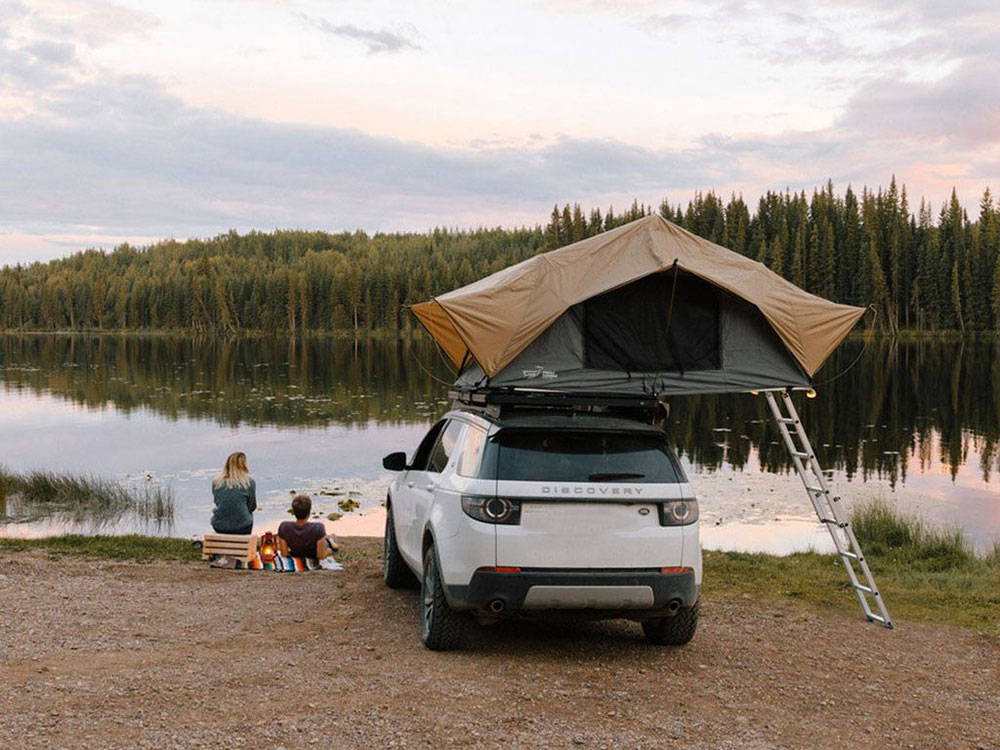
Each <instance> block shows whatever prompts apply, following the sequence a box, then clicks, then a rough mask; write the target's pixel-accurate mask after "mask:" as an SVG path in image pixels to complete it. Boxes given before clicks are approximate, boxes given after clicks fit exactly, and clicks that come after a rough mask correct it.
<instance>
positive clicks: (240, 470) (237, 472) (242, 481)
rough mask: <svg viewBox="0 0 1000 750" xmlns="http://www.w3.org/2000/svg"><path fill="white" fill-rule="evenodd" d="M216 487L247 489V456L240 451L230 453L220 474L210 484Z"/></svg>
mask: <svg viewBox="0 0 1000 750" xmlns="http://www.w3.org/2000/svg"><path fill="white" fill-rule="evenodd" d="M212 484H214V485H215V486H216V487H221V486H222V485H225V486H226V487H228V488H230V489H232V488H233V487H240V488H242V489H247V488H248V487H249V486H250V470H249V469H248V468H247V454H246V453H243V452H242V451H237V452H236V453H230V454H229V458H227V459H226V465H225V466H223V467H222V473H221V474H219V476H217V477H216V478H215V481H213V482H212Z"/></svg>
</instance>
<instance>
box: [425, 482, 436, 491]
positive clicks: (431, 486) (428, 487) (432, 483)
mask: <svg viewBox="0 0 1000 750" xmlns="http://www.w3.org/2000/svg"><path fill="white" fill-rule="evenodd" d="M435 487H437V482H431V483H430V484H428V485H427V490H428V492H429V491H431V490H433V489H434V488H435Z"/></svg>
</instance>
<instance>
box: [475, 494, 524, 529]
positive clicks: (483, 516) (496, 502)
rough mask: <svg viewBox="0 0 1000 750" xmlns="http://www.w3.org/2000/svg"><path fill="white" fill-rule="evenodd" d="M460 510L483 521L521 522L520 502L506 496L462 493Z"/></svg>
mask: <svg viewBox="0 0 1000 750" xmlns="http://www.w3.org/2000/svg"><path fill="white" fill-rule="evenodd" d="M462 510H463V511H464V512H465V515H467V516H469V518H474V519H476V520H477V521H482V522H483V523H500V524H506V525H510V526H516V525H517V524H519V523H521V503H520V501H518V500H510V499H509V498H506V497H493V496H482V495H462Z"/></svg>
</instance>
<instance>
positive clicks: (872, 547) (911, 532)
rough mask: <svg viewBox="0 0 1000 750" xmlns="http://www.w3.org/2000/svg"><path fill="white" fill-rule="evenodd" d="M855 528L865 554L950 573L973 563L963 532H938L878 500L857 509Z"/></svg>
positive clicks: (853, 516)
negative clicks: (954, 569)
mask: <svg viewBox="0 0 1000 750" xmlns="http://www.w3.org/2000/svg"><path fill="white" fill-rule="evenodd" d="M851 526H852V527H853V528H854V534H855V536H856V537H857V538H858V542H859V543H860V544H861V547H862V549H863V550H864V551H865V554H866V555H868V557H870V558H881V559H883V560H891V561H894V562H898V563H902V564H906V565H910V566H912V567H914V568H919V569H921V570H949V569H952V568H957V567H962V566H965V565H968V564H970V563H972V562H973V561H974V560H975V559H976V556H975V553H974V552H973V551H972V547H971V546H970V545H969V543H968V541H966V539H965V537H964V536H962V532H961V530H959V529H935V528H932V527H929V526H928V525H927V524H926V523H924V521H922V520H921V519H919V518H916V517H914V516H906V515H902V514H900V513H899V512H898V511H896V510H895V508H893V507H892V506H891V505H889V504H888V503H886V502H885V501H882V500H876V501H872V502H869V503H865V504H864V505H860V506H858V507H856V508H855V509H854V510H853V511H852V513H851Z"/></svg>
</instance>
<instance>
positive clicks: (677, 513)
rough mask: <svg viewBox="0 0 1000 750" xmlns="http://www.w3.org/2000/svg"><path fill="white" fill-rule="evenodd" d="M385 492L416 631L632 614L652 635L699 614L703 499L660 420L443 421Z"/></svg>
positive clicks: (389, 553)
mask: <svg viewBox="0 0 1000 750" xmlns="http://www.w3.org/2000/svg"><path fill="white" fill-rule="evenodd" d="M383 466H384V467H385V468H386V469H389V470H391V471H395V472H398V476H397V477H396V478H395V479H394V481H393V482H392V484H391V486H390V488H389V492H388V497H387V500H386V511H387V512H386V525H385V543H384V544H385V546H384V571H383V572H384V578H385V583H386V585H387V586H390V587H392V588H401V587H407V586H414V587H416V586H418V585H419V587H420V589H421V597H420V602H421V636H422V640H423V642H424V644H425V645H426V646H427V647H428V648H430V649H434V650H444V649H450V648H455V647H457V646H458V645H459V644H460V642H461V638H462V635H463V631H464V630H465V628H466V627H467V626H468V625H469V624H470V623H471V622H472V621H473V620H476V619H478V620H480V621H490V620H495V619H498V618H501V617H511V616H517V615H532V614H543V613H545V612H547V611H560V612H562V613H574V614H577V615H579V616H582V617H588V618H595V619H606V618H626V619H630V620H634V621H637V622H639V623H641V625H642V629H643V631H644V633H645V635H646V638H647V640H649V641H650V642H652V643H656V644H669V645H680V644H684V643H687V642H688V641H689V640H690V639H691V638H692V636H693V635H694V633H695V629H696V627H697V624H698V605H699V601H698V597H699V590H700V585H701V546H700V544H699V540H698V523H697V521H698V504H697V501H696V500H695V497H694V494H693V493H692V490H691V486H690V485H689V484H688V481H687V479H686V477H685V475H684V472H683V470H682V469H681V466H680V464H679V463H678V461H677V458H676V456H675V455H674V453H673V451H672V450H671V449H670V447H669V446H668V443H667V438H666V436H665V434H664V433H663V431H662V430H661V429H660V428H659V427H657V426H655V425H654V424H650V423H648V422H644V421H642V420H636V419H626V418H620V417H615V416H607V415H595V414H589V413H576V412H572V411H570V412H565V411H561V412H560V411H553V412H541V413H530V412H526V413H520V412H516V411H515V412H512V413H511V414H510V415H509V416H507V415H503V416H491V415H489V414H487V413H485V412H482V411H478V412H477V411H473V410H466V409H457V410H454V411H451V412H449V413H448V414H447V415H445V417H444V418H443V419H441V421H439V422H438V423H437V424H435V425H434V426H433V427H432V428H431V429H430V431H429V432H428V433H427V434H426V436H425V437H424V438H423V440H422V441H421V443H420V445H419V446H418V447H417V449H416V451H415V452H414V454H413V456H412V458H410V459H409V460H407V457H406V454H405V453H392V454H390V455H388V456H386V457H385V459H384V460H383Z"/></svg>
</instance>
